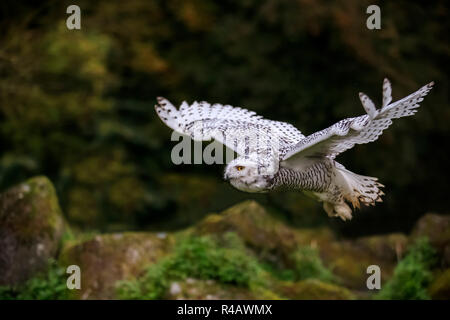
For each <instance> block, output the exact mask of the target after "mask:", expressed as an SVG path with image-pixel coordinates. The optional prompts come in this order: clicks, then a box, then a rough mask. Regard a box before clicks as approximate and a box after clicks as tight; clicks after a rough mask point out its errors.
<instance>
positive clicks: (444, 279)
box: [428, 269, 450, 300]
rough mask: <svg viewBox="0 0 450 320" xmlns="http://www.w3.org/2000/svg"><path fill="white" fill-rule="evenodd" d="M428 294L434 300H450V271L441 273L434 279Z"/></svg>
mask: <svg viewBox="0 0 450 320" xmlns="http://www.w3.org/2000/svg"><path fill="white" fill-rule="evenodd" d="M428 292H429V294H430V296H431V298H432V299H436V300H450V269H447V270H445V271H443V272H440V273H439V274H437V275H436V276H435V277H434V281H433V282H432V283H431V285H430V288H429V289H428Z"/></svg>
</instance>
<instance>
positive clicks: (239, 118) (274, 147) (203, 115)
mask: <svg viewBox="0 0 450 320" xmlns="http://www.w3.org/2000/svg"><path fill="white" fill-rule="evenodd" d="M155 109H156V112H157V114H158V116H159V117H160V118H161V120H162V121H163V122H164V123H165V124H166V125H167V126H168V127H170V128H172V129H173V130H174V131H176V132H178V133H180V134H183V135H188V136H190V137H191V138H192V139H193V140H195V141H207V140H211V139H214V140H217V141H219V142H220V143H222V144H224V145H225V146H227V147H228V148H230V149H232V150H233V151H235V152H236V153H237V154H239V155H240V156H254V155H257V156H258V157H257V158H258V159H259V160H262V161H265V162H269V163H274V162H276V163H278V161H279V159H280V158H281V157H282V155H284V154H285V153H286V152H287V151H288V150H290V147H291V146H292V145H293V144H297V143H298V142H299V141H300V140H301V139H303V138H305V136H304V135H303V134H302V133H301V132H300V131H299V130H297V129H296V128H295V127H294V126H292V125H291V124H289V123H286V122H279V121H273V120H267V119H264V118H263V117H262V116H259V115H257V114H256V113H255V112H253V111H249V110H247V109H242V108H239V107H232V106H230V105H221V104H213V105H211V104H209V103H207V102H194V103H192V104H191V105H189V104H187V103H186V102H183V103H182V104H181V106H180V108H179V109H176V108H175V107H174V106H173V105H172V104H171V103H170V102H169V101H168V100H167V99H164V98H161V97H159V98H158V104H157V105H156V106H155Z"/></svg>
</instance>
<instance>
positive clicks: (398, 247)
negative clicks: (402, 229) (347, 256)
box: [355, 233, 408, 263]
mask: <svg viewBox="0 0 450 320" xmlns="http://www.w3.org/2000/svg"><path fill="white" fill-rule="evenodd" d="M355 245H357V246H359V247H361V248H362V249H363V250H367V251H368V252H369V253H370V254H371V255H373V256H375V257H378V258H379V259H381V260H383V261H389V262H393V263H395V262H397V261H399V260H400V259H401V258H402V257H403V255H404V253H405V251H406V247H407V245H408V237H407V236H406V235H404V234H402V233H391V234H386V235H375V236H368V237H362V238H359V239H357V240H356V241H355Z"/></svg>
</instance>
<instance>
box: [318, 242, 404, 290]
mask: <svg viewBox="0 0 450 320" xmlns="http://www.w3.org/2000/svg"><path fill="white" fill-rule="evenodd" d="M380 237H382V236H380ZM387 237H389V236H387ZM378 241H379V242H380V243H384V242H385V240H382V239H378V240H377V242H378ZM367 242H370V241H368V240H367V239H357V240H344V241H334V242H330V243H323V244H322V245H321V246H320V247H319V248H318V249H319V252H320V257H321V258H322V260H323V261H324V264H325V266H327V267H328V268H330V269H331V271H332V272H333V273H334V274H335V275H336V276H337V277H338V279H339V280H340V283H341V284H342V285H345V286H347V287H349V288H351V289H355V290H356V289H357V290H367V286H366V280H367V277H368V276H369V275H368V274H367V267H368V266H370V265H378V266H379V267H380V269H381V281H382V283H384V282H385V281H386V280H388V279H389V278H390V277H391V276H392V274H393V271H394V268H395V266H396V264H397V260H396V258H395V257H394V256H395V254H394V253H393V252H390V250H387V251H386V252H385V253H384V254H378V253H376V252H374V251H373V250H374V248H372V249H369V247H368V244H367ZM386 242H387V241H386ZM383 255H386V256H387V258H384V259H383V258H381V256H383Z"/></svg>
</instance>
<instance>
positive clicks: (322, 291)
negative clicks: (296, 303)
mask: <svg viewBox="0 0 450 320" xmlns="http://www.w3.org/2000/svg"><path fill="white" fill-rule="evenodd" d="M279 292H280V293H281V294H282V295H283V296H285V297H287V298H289V299H295V300H353V299H355V298H356V297H355V295H354V294H352V292H351V291H350V290H348V289H346V288H344V287H341V286H338V285H334V284H331V283H325V282H322V281H319V280H316V279H307V280H303V281H299V282H294V283H286V284H283V285H281V286H280V288H279Z"/></svg>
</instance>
